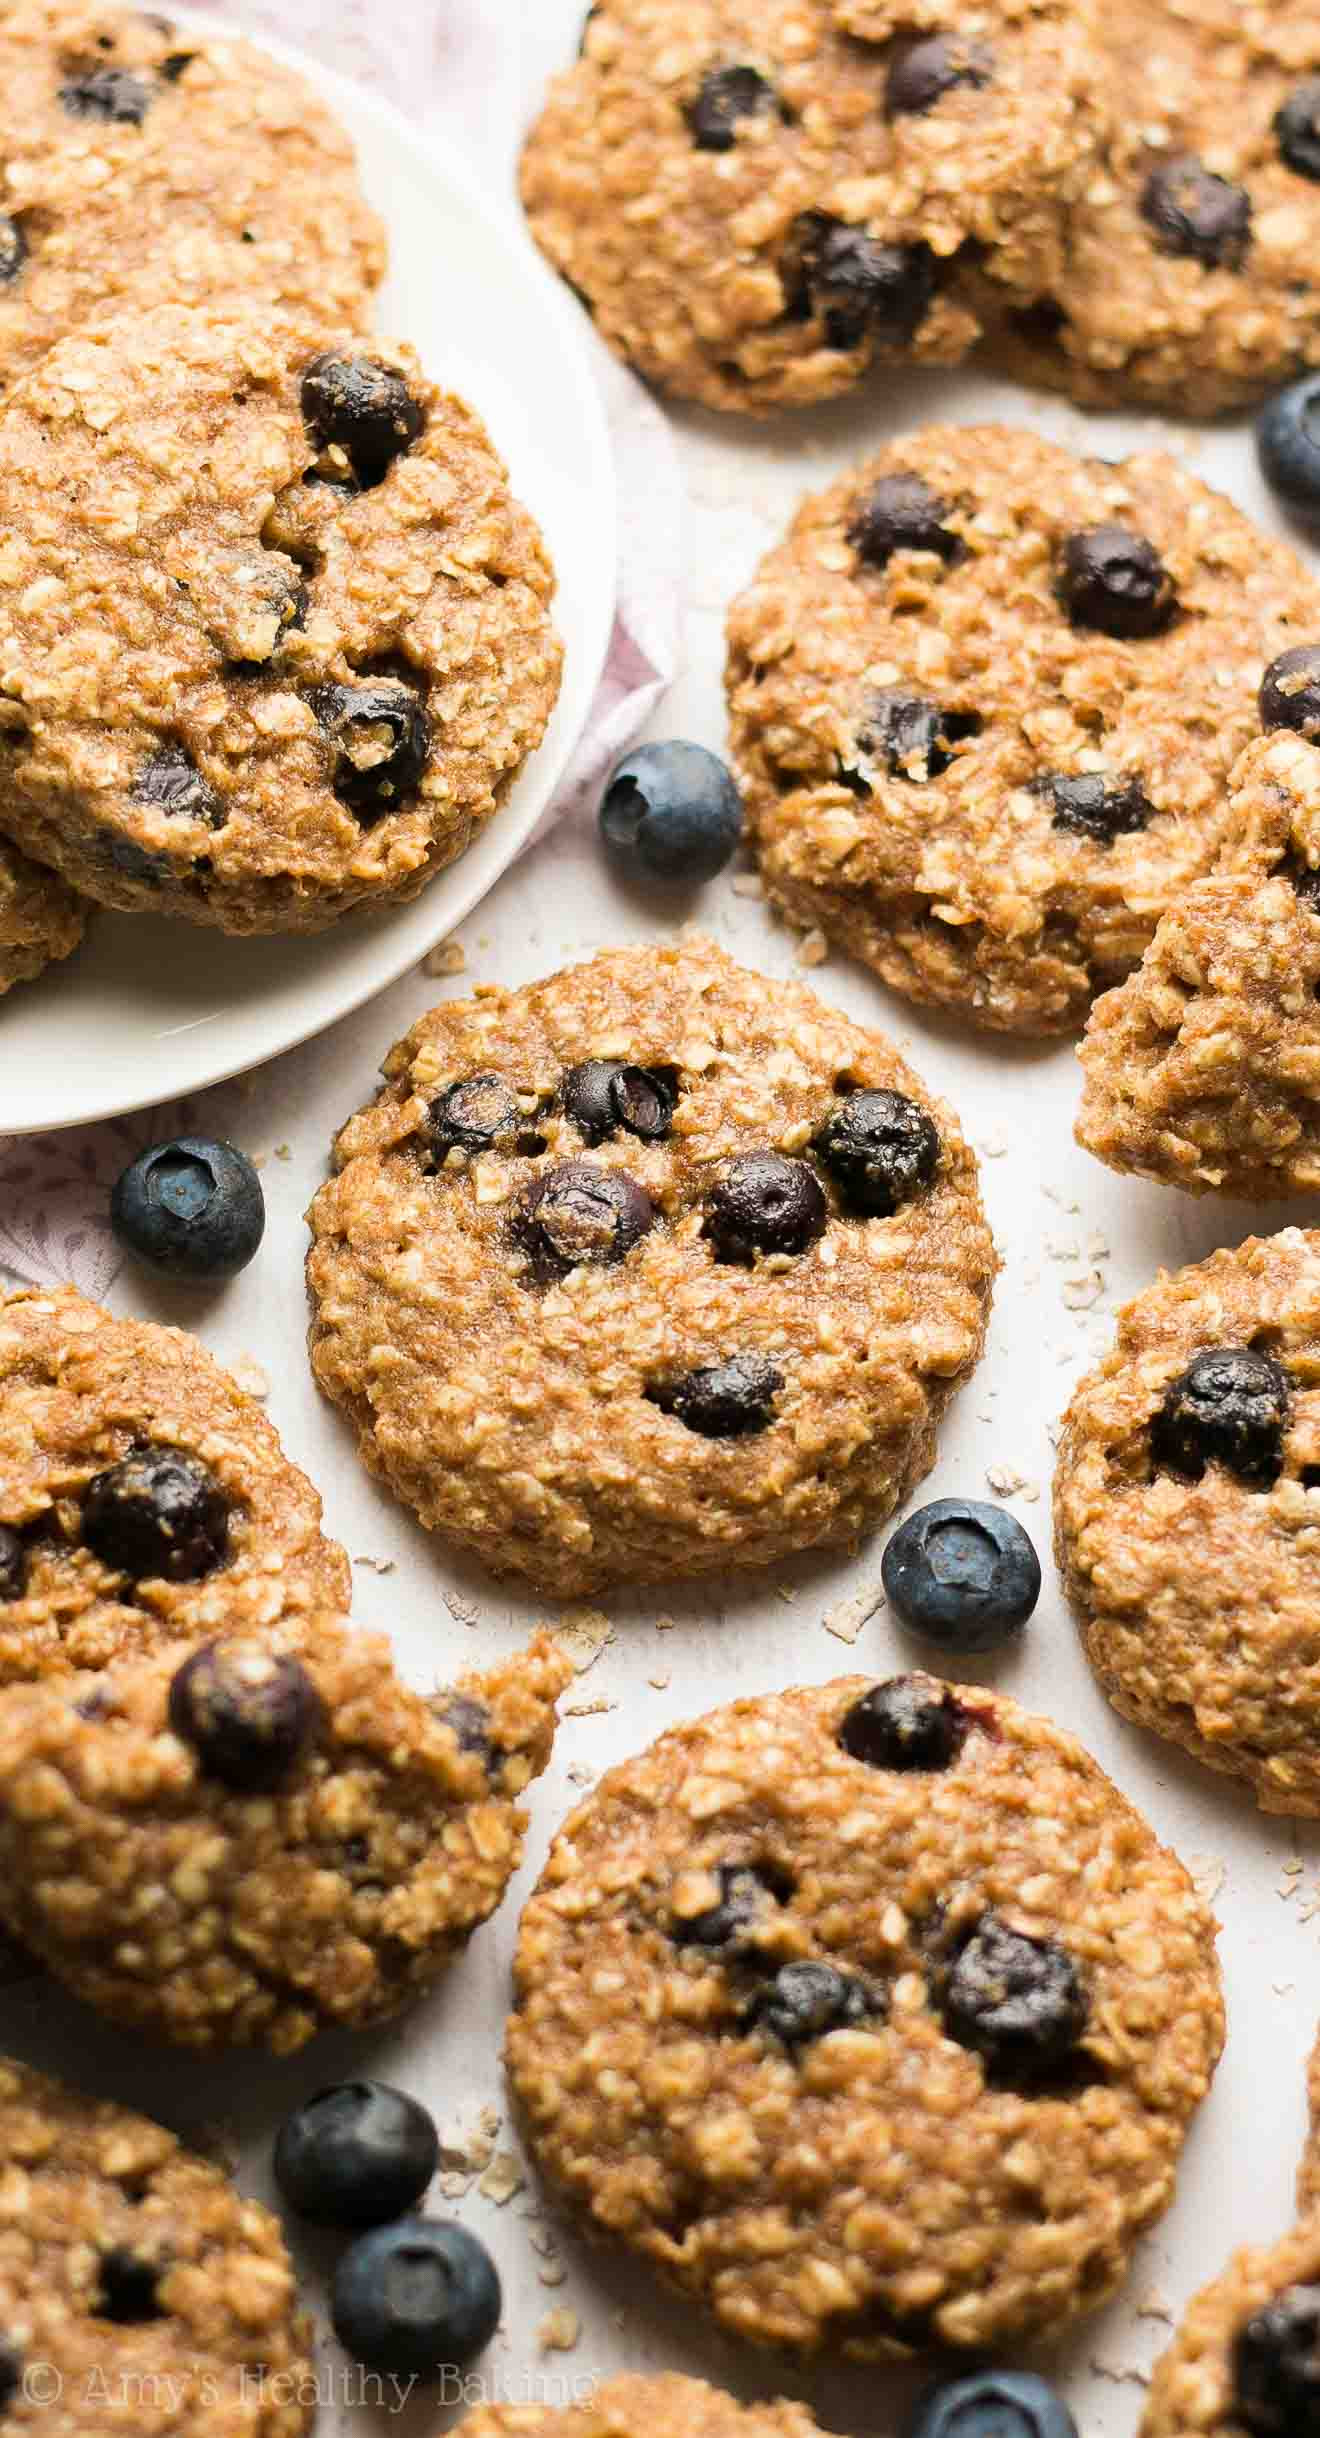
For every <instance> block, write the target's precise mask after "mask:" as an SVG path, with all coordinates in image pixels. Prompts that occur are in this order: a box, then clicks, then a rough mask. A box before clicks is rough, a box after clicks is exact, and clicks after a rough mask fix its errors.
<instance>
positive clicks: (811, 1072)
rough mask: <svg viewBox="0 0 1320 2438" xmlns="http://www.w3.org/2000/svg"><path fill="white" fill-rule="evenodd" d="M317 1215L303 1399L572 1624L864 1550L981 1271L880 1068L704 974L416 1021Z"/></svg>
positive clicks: (962, 1362)
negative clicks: (707, 1579)
mask: <svg viewBox="0 0 1320 2438" xmlns="http://www.w3.org/2000/svg"><path fill="white" fill-rule="evenodd" d="M385 1077H386V1081H385V1088H384V1090H383V1092H382V1093H381V1094H380V1095H379V1097H378V1098H377V1099H376V1101H375V1102H374V1103H372V1105H371V1106H370V1107H368V1108H366V1109H364V1110H362V1111H361V1112H360V1113H359V1115H358V1116H356V1117H355V1118H353V1119H351V1120H350V1122H349V1124H348V1125H347V1126H346V1127H345V1128H344V1130H343V1132H342V1134H341V1135H340V1137H339V1140H338V1143H337V1145H336V1149H335V1163H336V1170H337V1173H336V1175H335V1176H334V1177H333V1178H332V1180H331V1181H330V1183H328V1184H327V1185H325V1186H323V1187H322V1189H321V1191H320V1193H319V1194H318V1195H317V1197H316V1200H315V1202H314V1203H313V1205H312V1209H311V1212H310V1224H311V1228H312V1234H313V1239H314V1242H313V1247H312V1251H311V1255H310V1258H309V1262H308V1280H309V1284H310V1288H311V1293H312V1300H313V1307H314V1313H313V1323H312V1335H311V1350H312V1364H313V1368H314V1370H315V1372H316V1376H317V1379H318V1381H319V1382H320V1385H321V1387H322V1388H323V1389H324V1390H325V1392H326V1394H327V1395H328V1396H329V1397H331V1398H332V1399H333V1400H334V1402H335V1403H336V1404H338V1405H340V1406H342V1407H343V1408H344V1410H345V1412H346V1413H347V1414H348V1416H349V1418H350V1420H351V1422H352V1424H353V1427H354V1429H355V1431H356V1433H357V1438H358V1445H359V1448H360V1450H361V1453H362V1455H363V1457H364V1458H365V1460H366V1462H367V1463H368V1464H369V1465H370V1466H371V1467H372V1468H373V1470H375V1471H377V1472H379V1473H381V1474H383V1476H384V1477H385V1479H386V1480H387V1481H388V1482H389V1483H390V1485H391V1487H392V1488H393V1489H394V1490H395V1491H396V1492H397V1493H398V1495H399V1496H400V1497H401V1498H403V1499H404V1500H406V1501H407V1503H408V1504H409V1505H410V1506H412V1507H415V1509H416V1510H417V1513H418V1514H419V1515H420V1516H421V1518H422V1521H423V1522H424V1523H426V1524H428V1525H429V1526H431V1527H432V1529H434V1530H436V1531H439V1532H442V1533H444V1534H446V1535H447V1536H449V1537H450V1538H451V1539H453V1540H455V1541H457V1542H459V1543H460V1544H461V1545H463V1546H464V1547H466V1548H468V1549H470V1550H472V1551H473V1552H474V1553H475V1554H476V1555H477V1556H478V1557H479V1558H480V1559H481V1560H482V1562H483V1564H485V1565H486V1566H488V1567H489V1568H490V1569H491V1571H492V1572H493V1573H496V1574H502V1575H514V1576H526V1577H528V1578H530V1580H531V1581H532V1582H534V1583H535V1584H537V1585H538V1586H539V1587H540V1588H541V1589H543V1590H545V1591H548V1592H551V1593H553V1594H555V1595H556V1596H558V1597H561V1598H570V1597H573V1596H576V1595H578V1594H581V1593H583V1592H587V1591H595V1590H598V1589H600V1588H601V1586H602V1585H604V1584H606V1583H610V1582H616V1581H652V1580H655V1579H656V1578H658V1577H669V1576H673V1575H697V1574H704V1573H709V1572H711V1571H713V1570H715V1569H717V1568H723V1567H727V1566H731V1565H732V1566H762V1565H768V1564H770V1563H772V1562H773V1561H774V1560H775V1559H776V1558H780V1557H783V1556H785V1555H786V1554H787V1553H788V1552H789V1551H791V1550H795V1549H807V1548H812V1547H815V1546H817V1545H819V1544H821V1543H825V1542H832V1541H838V1540H843V1539H847V1538H850V1537H852V1536H853V1535H854V1534H856V1533H859V1532H861V1531H864V1530H866V1529H867V1528H869V1527H870V1526H871V1525H874V1524H876V1523H878V1522H879V1521H880V1520H881V1519H882V1518H883V1517H884V1516H885V1515H887V1514H888V1513H889V1512H890V1510H891V1509H892V1508H893V1507H894V1506H896V1505H897V1504H898V1502H899V1500H900V1499H902V1498H904V1497H905V1496H906V1495H907V1493H908V1491H909V1490H910V1489H911V1488H912V1487H913V1485H914V1484H915V1483H916V1482H917V1481H919V1480H920V1479H921V1478H922V1476H923V1474H925V1473H926V1472H928V1471H929V1469H930V1466H931V1463H932V1462H933V1459H934V1451H935V1429H936V1424H937V1423H938V1421H939V1419H940V1416H941V1415H942V1413H943V1411H944V1408H945V1406H946V1405H947V1403H948V1401H949V1398H950V1396H951V1395H952V1393H953V1391H954V1389H955V1388H956V1387H957V1385H958V1384H959V1382H960V1381H961V1380H963V1379H964V1378H965V1377H966V1376H967V1374H968V1373H969V1371H970V1370H971V1368H972V1366H973V1364H974V1363H975V1362H976V1359H977V1357H978V1355H979V1353H980V1350H981V1344H982V1340H983V1337H984V1332H985V1325H986V1317H987V1312H988V1307H989V1301H990V1290H991V1285H992V1281H993V1277H994V1272H995V1267H996V1263H995V1255H994V1249H993V1246H992V1243H991V1239H990V1236H989V1233H988V1230H987V1227H986V1223H985V1219H984V1216H983V1214H982V1210H981V1204H980V1199H979V1195H978V1192H977V1184H976V1167H975V1162H974V1160H973V1158H972V1154H971V1152H970V1151H969V1150H968V1148H967V1145H966V1144H965V1142H964V1141H963V1138H962V1135H961V1133H960V1132H959V1129H958V1126H957V1123H956V1120H955V1119H954V1117H953V1115H952V1113H951V1112H950V1111H949V1110H948V1109H947V1108H945V1107H944V1106H943V1105H942V1104H941V1103H940V1102H938V1101H936V1100H934V1099H933V1098H932V1097H931V1095H930V1094H928V1093H927V1092H926V1090H925V1088H924V1086H923V1085H922V1084H921V1083H919V1082H918V1080H917V1078H916V1077H915V1076H914V1075H913V1074H912V1073H911V1072H910V1071H909V1070H908V1068H907V1067H905V1066H904V1065H903V1064H902V1062H901V1061H900V1060H899V1059H898V1058H897V1057H896V1055H895V1053H894V1052H893V1050H892V1049H891V1048H890V1046H889V1044H888V1042H887V1041H885V1039H884V1038H883V1036H882V1035H880V1034H878V1033H874V1032H868V1031H865V1030H863V1028H862V1027H861V1026H859V1025H856V1024H852V1023H850V1022H849V1021H848V1019H847V1018H846V1017H844V1016H841V1015H839V1014H837V1013H836V1012H835V1011H834V1010H832V1009H830V1008H827V1007H825V1006H824V1005H823V1004H822V1003H821V1001H820V1000H818V999H816V998H814V997H813V996H812V994H811V993H810V992H809V991H806V990H804V989H803V988H801V986H800V985H794V984H786V983H782V982H770V981H766V980H763V979H762V978H761V977H760V976H759V975H757V974H752V973H748V972H745V971H744V970H743V969H742V968H741V967H739V966H737V965H735V964H733V963H732V962H731V960H730V959H729V958H728V957H726V956H724V955H723V954H722V953H721V951H720V950H719V949H717V948H715V947H714V946H713V945H712V944H711V943H710V942H709V941H708V940H701V939H694V940H690V941H684V942H683V943H682V944H681V945H676V946H657V945H654V944H652V945H648V946H646V947H644V948H637V949H623V950H619V951H616V952H614V953H612V954H609V955H604V956H599V957H597V958H595V959H594V960H593V962H592V963H590V964H588V965H583V966H579V967H577V968H575V969H573V970H571V971H569V972H566V973H561V974H556V975H554V976H553V977H552V978H551V979H550V980H549V981H546V982H541V983H537V984H535V985H533V986H532V987H530V988H528V989H526V990H521V991H514V992H510V991H488V992H486V993H485V994H483V996H482V997H481V998H479V999H476V1000H472V1001H468V1002H466V1003H463V1002H458V1003H451V1004H449V1005H445V1006H442V1007H438V1008H436V1009H434V1010H433V1012H432V1013H431V1014H430V1015H429V1016H424V1017H423V1018H422V1020H421V1022H420V1023H419V1024H418V1025H416V1026H415V1027H414V1029H413V1031H412V1032H411V1034H409V1035H408V1037H407V1038H406V1039H405V1040H404V1041H402V1042H400V1043H399V1044H398V1046H397V1047H396V1048H395V1049H394V1050H393V1051H392V1052H391V1054H390V1056H389V1058H388V1060H387V1061H386V1066H385Z"/></svg>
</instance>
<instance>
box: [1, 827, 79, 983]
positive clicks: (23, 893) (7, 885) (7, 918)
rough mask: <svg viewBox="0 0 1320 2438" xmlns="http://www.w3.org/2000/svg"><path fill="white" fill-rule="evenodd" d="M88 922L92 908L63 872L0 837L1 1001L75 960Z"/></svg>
mask: <svg viewBox="0 0 1320 2438" xmlns="http://www.w3.org/2000/svg"><path fill="white" fill-rule="evenodd" d="M86 920H87V908H86V907H85V906H84V904H83V902H82V900H81V899H80V898H79V897H77V896H76V895H75V894H74V891H73V890H72V889H70V888H69V887H68V885H67V883H66V882H64V881H62V880H61V879H60V877H59V875H58V873H56V872H50V871H47V869H46V867H45V865H44V864H39V863H33V862H31V860H30V859H29V857H28V856H26V855H20V853H19V851H18V848H17V847H11V846H10V844H9V842H8V840H7V839H5V838H0V999H2V998H3V997H4V995H5V992H6V991H10V990H12V989H13V988H14V985H15V983H16V982H34V981H35V980H36V977H37V975H38V974H39V973H44V971H45V969H46V967H47V966H48V965H54V964H57V963H59V961H60V960H61V958H63V957H71V956H72V955H73V952H74V949H75V948H76V947H77V946H78V943H79V941H80V940H81V938H82V935H83V930H84V928H85V925H86Z"/></svg>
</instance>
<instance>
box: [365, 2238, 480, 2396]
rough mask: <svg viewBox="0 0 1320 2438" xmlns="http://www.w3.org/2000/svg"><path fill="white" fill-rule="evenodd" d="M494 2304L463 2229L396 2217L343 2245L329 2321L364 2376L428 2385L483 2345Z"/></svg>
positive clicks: (476, 2250)
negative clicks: (376, 2374) (420, 2381)
mask: <svg viewBox="0 0 1320 2438" xmlns="http://www.w3.org/2000/svg"><path fill="white" fill-rule="evenodd" d="M500 2300H501V2298H500V2281H499V2278H498V2276H497V2274H496V2270H495V2263H494V2261H493V2260H492V2259H491V2256H490V2254H489V2252H488V2251H487V2250H486V2247H485V2245H484V2243H479V2242H478V2241H477V2238H476V2236H475V2235H470V2234H469V2233H468V2231H467V2228H466V2227H463V2226H457V2225H455V2224H453V2223H452V2221H448V2220H442V2219H437V2218H397V2219H396V2220H395V2221H394V2224H393V2225H392V2226H380V2227H376V2228H375V2229H374V2231H373V2232H372V2233H371V2234H369V2235H359V2237H358V2239H357V2241H356V2243H351V2244H350V2245H349V2247H348V2250H347V2251H346V2252H345V2253H344V2254H343V2256H342V2258H341V2260H340V2262H339V2266H338V2268H337V2269H336V2270H335V2275H334V2284H333V2286H332V2288H331V2293H330V2316H331V2318H332V2320H333V2321H334V2328H335V2334H336V2336H337V2337H338V2339H339V2342H340V2344H341V2345H342V2346H343V2347H344V2350H345V2352H346V2353H350V2354H352V2356H353V2358H354V2360H355V2361H358V2362H362V2363H365V2365H366V2367H367V2369H368V2370H379V2371H382V2372H384V2373H385V2374H386V2375H387V2376H388V2375H389V2374H390V2373H393V2374H394V2375H395V2376H396V2377H398V2378H414V2379H429V2378H436V2377H438V2375H439V2373H440V2372H441V2371H442V2370H447V2369H451V2368H455V2367H461V2366H462V2364H463V2363H465V2362H470V2361H471V2360H472V2359H473V2356H474V2355H475V2354H478V2353H480V2352H481V2351H482V2349H483V2347H484V2346H486V2345H488V2344H489V2343H490V2340H491V2338H492V2337H493V2335H494V2334H495V2330H496V2328H497V2327H498V2325H499V2317H500Z"/></svg>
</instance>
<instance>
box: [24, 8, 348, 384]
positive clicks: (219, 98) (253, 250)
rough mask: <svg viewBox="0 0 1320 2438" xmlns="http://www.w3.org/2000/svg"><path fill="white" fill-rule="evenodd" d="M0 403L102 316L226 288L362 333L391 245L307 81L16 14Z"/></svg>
mask: <svg viewBox="0 0 1320 2438" xmlns="http://www.w3.org/2000/svg"><path fill="white" fill-rule="evenodd" d="M0 163H2V164H3V174H2V179H0V293H2V294H3V300H4V309H3V312H2V313H0V388H3V389H8V388H9V386H10V385H11V384H12V383H13V382H14V381H15V380H16V379H18V378H19V377H20V376H21V375H22V374H23V373H25V372H27V371H30V370H31V368H32V367H33V365H35V364H36V363H37V362H38V361H39V360H40V358H41V357H42V356H43V355H44V354H45V353H46V351H47V349H48V348H50V347H52V346H53V345H54V344H55V343H56V341H57V340H59V339H62V338H65V337H67V336H68V335H69V333H70V332H72V331H74V330H77V329H79V328H80V327H81V326H82V325H83V324H84V323H85V322H87V321H89V320H91V319H93V318H97V317H100V316H102V315H104V314H105V313H106V312H108V311H109V310H110V309H111V308H112V306H113V305H115V304H120V305H126V304H136V305H138V306H139V307H141V306H146V305H150V304H156V303H175V302H187V303H195V304H201V303H205V302H206V301H207V300H208V299H209V298H210V297H211V296H213V295H215V294H218V293H219V292H221V291H222V290H223V289H225V288H229V289H231V290H233V291H234V292H236V293H238V292H242V293H245V294H246V295H248V296H250V297H252V298H257V297H266V298H267V299H269V300H271V301H278V302H281V303H285V304H290V305H295V306H298V307H301V308H303V309H304V310H306V311H308V312H311V313H314V314H316V315H318V316H319V317H320V318H321V319H322V320H329V322H330V323H331V324H333V323H334V322H336V321H338V320H345V321H347V322H349V323H352V324H356V323H358V322H359V321H361V320H362V319H364V318H365V316H366V313H367V311H368V309H369V306H370V301H371V294H372V290H373V289H374V288H375V287H376V285H377V284H378V282H379V280H380V278H381V276H382V274H383V271H384V267H385V245H384V235H383V231H382V229H381V226H380V223H379V221H378V220H377V218H376V215H375V213H374V212H372V211H371V210H369V208H368V206H367V205H366V203H365V202H364V201H363V199H362V196H361V194H360V193H359V191H358V186H357V172H356V167H355V163H354V158H353V149H352V146H351V145H350V143H349V141H348V139H347V137H346V136H345V135H344V133H343V131H342V129H341V128H340V127H339V126H337V124H336V123H335V121H334V119H333V118H332V117H331V115H330V113H329V111H327V110H326V109H325V108H324V106H323V105H322V104H321V103H320V102H319V101H318V100H317V99H316V97H315V95H314V94H313V93H312V92H311V90H310V89H309V88H308V86H306V85H305V84H304V83H303V81H302V79H301V77H298V76H295V75H293V74H291V72H290V71H289V70H288V69H287V68H284V67H281V66H280V64H279V63H278V61H276V60H274V59H272V58H270V57H269V55H268V54H267V53H265V52H261V51H255V50H253V49H251V48H250V47H249V46H248V45H247V44H246V43H243V42H233V41H228V40H219V41H216V40H211V39H209V38H204V37H201V36H198V35H195V34H193V33H192V32H191V31H190V30H188V29H184V28H180V27H177V26H174V25H172V24H171V22H170V21H169V19H168V18H166V17H160V16H156V15H148V14H146V13H145V12H134V11H129V12H121V11H119V10H109V9H102V8H97V7H83V6H78V5H73V6H64V5H61V4H60V0H54V4H51V0H12V5H9V6H7V7H6V8H5V11H4V16H3V22H2V23H0Z"/></svg>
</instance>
